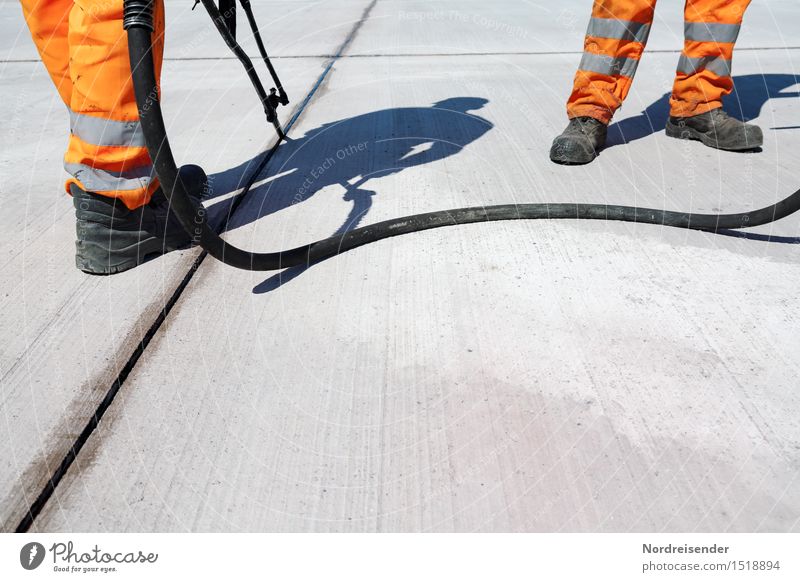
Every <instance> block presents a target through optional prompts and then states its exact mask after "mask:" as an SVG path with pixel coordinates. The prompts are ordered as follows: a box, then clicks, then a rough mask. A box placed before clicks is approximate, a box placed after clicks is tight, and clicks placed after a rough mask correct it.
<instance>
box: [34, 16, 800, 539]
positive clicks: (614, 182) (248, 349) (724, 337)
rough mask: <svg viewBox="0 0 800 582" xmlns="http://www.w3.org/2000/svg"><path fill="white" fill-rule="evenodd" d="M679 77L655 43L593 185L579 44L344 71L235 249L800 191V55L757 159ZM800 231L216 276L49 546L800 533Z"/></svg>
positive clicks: (503, 249) (378, 62)
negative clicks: (133, 538) (389, 225)
mask: <svg viewBox="0 0 800 582" xmlns="http://www.w3.org/2000/svg"><path fill="white" fill-rule="evenodd" d="M387 4H388V3H387ZM486 5H487V6H494V7H495V10H496V12H495V14H497V15H498V18H500V16H499V15H504V17H505V16H506V15H507V14H508V13H509V12H507V11H505V9H503V10H501V9H500V8H498V4H497V3H490V4H486ZM379 6H380V5H379ZM507 6H508V5H504V8H505V7H507ZM384 8H385V6H384ZM509 10H510V11H512V12H513V10H515V9H514V7H513V6H511V7H509ZM381 22H382V21H381V20H380V19H378V20H376V21H375V22H369V23H367V25H366V26H365V27H364V28H363V29H362V33H363V34H364V36H363V37H361V38H362V39H363V38H370V37H371V36H372V37H373V38H374V37H375V36H378V34H377V31H380V30H381V29H380V26H382V24H381ZM406 30H408V29H406ZM409 34H413V33H409ZM359 42H360V41H359V39H356V43H357V45H358V43H359ZM404 42H405V41H404ZM443 44H446V43H443ZM387 45H391V43H387ZM413 45H414V42H408V43H407V44H403V45H402V46H403V47H405V48H408V47H411V46H413ZM360 46H362V49H363V47H364V46H367V45H365V44H363V43H362V44H361V45H360ZM373 48H374V47H372V48H370V49H369V50H373ZM462 48H464V45H462ZM392 50H395V49H392ZM426 50H429V49H426ZM483 50H485V49H483ZM673 61H674V55H670V54H654V55H651V56H650V57H649V59H648V66H646V67H644V66H643V67H641V68H640V75H639V77H638V78H637V83H636V89H635V92H634V94H633V95H632V96H631V100H630V101H629V102H628V103H627V104H626V108H625V111H624V112H623V115H621V116H620V118H619V125H618V126H617V127H616V128H615V129H614V131H613V132H612V143H614V144H615V145H613V147H610V148H609V149H607V150H606V151H605V152H604V153H603V154H602V156H601V157H600V159H599V160H598V161H597V162H595V163H594V164H592V165H590V166H588V167H584V168H564V167H559V166H554V165H552V164H550V163H549V162H548V161H547V151H548V148H549V144H550V140H551V139H552V136H553V135H554V134H555V133H557V131H560V129H561V126H562V124H563V123H564V113H563V101H564V98H565V97H566V91H567V90H568V87H569V83H570V80H571V77H572V71H573V68H574V65H575V55H571V56H569V55H567V56H564V55H550V56H546V55H539V56H536V55H529V56H503V57H499V56H484V57H480V58H465V57H461V56H452V57H427V58H424V59H421V58H419V57H398V58H374V59H343V60H342V61H340V62H339V63H338V64H337V65H336V68H335V72H334V74H333V76H332V77H331V78H330V81H329V82H328V84H327V85H326V87H325V88H324V90H323V91H322V92H321V93H320V94H319V96H318V97H317V99H316V100H315V101H314V102H313V103H312V104H311V106H310V107H309V108H308V109H307V111H306V113H305V114H304V116H303V118H302V119H301V123H300V125H299V126H298V127H297V128H296V131H295V132H294V134H293V137H294V141H293V142H292V143H290V144H287V145H285V146H283V147H282V150H281V153H279V155H278V157H277V158H276V159H275V160H274V162H275V163H274V164H272V166H271V170H270V172H271V175H272V176H277V177H275V178H273V179H270V180H266V181H265V182H264V183H263V184H262V185H261V187H260V188H259V189H258V190H257V191H254V192H253V193H252V195H251V196H250V197H249V198H248V201H247V203H246V204H245V205H243V206H242V208H240V211H239V213H237V215H236V219H237V224H236V225H237V228H236V229H235V230H234V231H233V232H231V233H230V234H229V237H230V239H231V240H233V241H234V242H235V243H237V244H240V245H241V246H244V247H247V248H250V249H258V250H276V249H280V248H288V247H291V246H294V245H296V244H300V243H302V242H308V241H309V240H314V239H317V238H321V237H325V236H328V235H330V234H331V233H333V232H336V231H337V230H339V229H341V228H346V227H348V226H352V225H353V224H355V223H360V224H368V223H372V222H377V221H379V220H382V219H385V218H389V217H393V216H400V215H404V214H409V213H415V212H424V211H429V210H438V209H446V208H450V207H457V206H467V205H476V204H494V203H502V202H512V201H519V202H534V201H553V202H560V201H575V200H581V201H588V202H615V203H628V204H639V205H651V206H656V207H660V208H663V207H667V208H674V209H686V210H696V211H707V212H716V211H721V212H729V211H736V210H742V209H746V208H752V207H754V206H763V205H766V204H770V203H772V202H774V201H776V200H778V199H780V198H783V197H784V196H786V195H788V194H789V193H791V192H793V191H794V190H796V188H797V185H798V184H800V172H799V171H798V168H800V164H799V163H798V162H800V160H798V155H800V154H798V145H800V131H798V130H797V129H796V128H794V129H793V127H794V126H796V123H795V122H794V119H795V117H794V115H793V111H794V109H795V108H796V106H797V101H798V100H797V83H796V79H795V78H793V77H790V75H791V74H792V72H793V71H794V70H796V69H797V67H798V65H799V64H800V51H797V50H795V51H787V52H784V53H781V54H778V53H777V52H774V53H773V52H763V53H762V52H755V51H754V52H751V53H743V54H742V55H740V57H739V58H738V60H737V74H738V75H741V76H742V78H741V79H740V82H739V90H740V92H742V93H743V94H746V95H747V100H746V106H743V108H742V110H741V111H740V113H742V114H745V115H746V116H747V117H752V118H754V119H756V120H757V121H758V122H759V123H761V124H762V125H763V126H764V127H765V129H766V133H767V142H766V144H765V148H764V151H763V152H761V153H759V154H753V155H736V154H729V153H724V152H717V151H713V150H709V149H706V148H704V147H702V146H700V145H698V144H687V143H683V142H678V141H674V140H670V139H669V138H666V137H665V136H664V135H663V132H661V131H657V129H658V128H660V127H661V125H659V124H662V123H663V116H664V115H665V113H664V109H663V94H664V92H666V91H668V90H669V80H670V74H669V71H670V70H671V69H672V68H673V66H674V65H673ZM760 74H765V75H769V76H767V77H758V79H760V81H757V80H756V77H747V75H760ZM482 100H485V101H482ZM434 104H438V105H434ZM640 111H646V112H647V113H648V116H647V117H646V118H645V117H643V116H642V115H641V114H640V113H639V112H640ZM651 125H652V126H653V127H655V128H656V131H652V130H649V131H648V128H650V127H651ZM623 135H624V136H627V140H628V143H624V141H625V140H624V139H623ZM360 144H362V145H363V147H359V145H360ZM353 148H355V149H353ZM340 152H343V153H340ZM798 232H800V218H798V217H797V216H793V217H790V218H787V219H785V220H783V221H780V222H778V223H776V224H774V225H769V226H766V227H762V228H760V229H758V230H757V233H761V234H764V233H769V234H773V235H779V236H782V237H786V238H785V239H783V240H778V241H776V242H772V243H766V242H764V241H762V240H759V237H758V236H755V235H754V236H753V237H752V238H751V239H741V238H736V237H728V236H721V235H716V236H714V235H708V234H704V233H698V232H683V231H677V230H670V229H666V228H658V227H649V226H636V225H628V224H613V223H602V222H596V223H583V222H582V223H569V222H536V223H534V222H518V223H498V224H487V225H473V226H465V227H458V228H449V229H440V230H437V231H429V232H426V233H421V234H415V235H411V236H406V237H399V238H394V239H389V240H386V241H382V242H380V243H376V244H373V245H369V246H366V247H363V248H360V249H357V250H355V251H352V252H350V253H347V254H345V255H342V256H340V257H337V258H335V259H332V260H328V261H325V262H323V263H321V264H318V265H316V266H314V267H313V268H311V269H308V270H306V271H301V270H289V271H284V272H283V273H282V274H281V275H279V276H274V275H269V274H266V275H265V274H258V273H245V272H241V271H235V270H233V269H230V268H227V267H225V266H223V265H221V264H219V263H216V262H213V261H207V262H205V263H204V264H203V265H202V266H201V268H200V270H199V271H198V273H197V275H196V276H195V277H194V279H193V280H192V282H191V283H190V285H189V287H188V288H187V290H186V292H185V293H184V294H183V296H182V298H181V300H180V302H179V304H178V305H177V307H176V309H175V310H174V311H173V313H172V314H171V316H170V317H169V319H168V321H167V322H166V324H165V325H164V326H163V327H162V328H161V329H160V330H159V332H158V334H157V336H156V338H155V339H154V341H153V343H152V344H151V346H150V348H149V349H148V350H147V352H146V353H145V354H144V356H143V358H142V360H141V362H140V363H139V365H138V366H137V367H136V369H135V370H134V371H133V373H132V375H131V376H130V377H129V379H128V380H127V382H126V384H125V386H124V389H123V390H122V391H121V393H120V395H119V396H118V398H117V400H116V401H115V402H114V404H113V406H112V407H111V409H110V410H109V413H108V416H107V419H106V421H104V423H103V424H102V425H101V427H100V429H99V430H98V431H97V432H96V433H95V434H94V436H93V437H92V438H91V439H90V442H89V443H88V445H87V448H86V449H85V451H84V454H82V455H81V457H79V459H78V460H77V462H76V466H75V470H74V471H71V472H70V473H69V474H68V476H67V478H66V479H65V481H64V482H63V483H62V486H61V487H59V488H58V490H57V491H56V494H55V496H54V498H53V500H52V502H51V503H50V504H49V505H48V506H47V507H46V509H45V511H44V513H43V514H42V515H41V517H40V519H39V520H38V521H37V523H36V524H35V528H36V529H38V530H40V531H265V530H266V531H798V528H800V521H799V520H798V517H800V495H798V491H800V489H798V488H797V486H796V485H797V477H798V471H799V470H800V441H798V434H800V432H798V428H799V427H798V418H800V414H799V413H800V399H798V394H797V390H796V387H797V380H796V379H797V375H798V370H800V350H798V347H800V344H798V339H797V338H798V337H799V336H798V332H799V331H800V320H798V318H797V315H796V309H795V305H796V301H797V286H798V283H799V282H800V265H798V262H797V247H796V245H794V244H791V243H793V242H796V238H794V237H796V236H797V235H798Z"/></svg>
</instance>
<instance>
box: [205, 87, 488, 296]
mask: <svg viewBox="0 0 800 582" xmlns="http://www.w3.org/2000/svg"><path fill="white" fill-rule="evenodd" d="M486 103H488V100H487V99H483V98H480V97H455V98H451V99H446V100H444V101H440V102H438V103H435V104H433V105H432V106H430V107H398V108H394V109H383V110H379V111H373V112H370V113H366V114H364V115H358V116H356V117H351V118H348V119H343V120H340V121H335V122H332V123H326V124H324V125H321V126H320V127H317V128H315V129H312V130H311V131H309V132H307V133H306V134H305V135H304V136H302V137H299V138H297V139H291V140H289V141H287V142H286V143H284V144H282V145H281V146H280V148H279V149H278V151H277V153H276V155H275V157H274V158H273V159H272V160H271V161H270V163H269V165H268V170H267V171H268V172H269V175H270V176H272V178H269V179H268V181H266V182H265V183H263V184H261V185H259V186H257V187H254V188H252V189H251V190H250V193H249V194H248V195H247V199H246V201H245V202H244V203H243V204H241V206H239V207H238V208H237V209H236V212H235V213H233V215H232V216H230V219H229V221H228V225H227V230H231V229H235V228H239V227H241V226H243V225H246V224H249V223H251V222H253V221H256V220H259V219H260V218H263V217H265V216H268V215H270V214H273V213H275V212H279V211H281V210H283V209H285V208H287V207H289V206H292V205H295V204H299V203H302V202H304V201H305V200H308V199H309V198H310V197H311V196H313V195H314V194H316V193H317V192H319V191H321V190H323V189H324V188H327V187H329V186H338V187H340V188H341V191H342V193H343V198H344V200H346V201H348V202H351V203H352V206H351V207H350V209H349V212H348V214H347V216H346V217H345V218H344V220H343V221H342V223H341V225H340V226H339V227H338V228H337V229H336V230H335V231H334V232H333V233H331V234H330V235H329V236H336V235H341V234H344V233H345V232H347V231H350V230H352V229H354V228H357V227H358V226H359V225H360V224H361V223H362V221H363V219H364V217H365V216H366V215H367V214H368V213H369V211H370V208H371V207H372V199H373V196H375V195H376V192H375V191H373V190H371V189H368V188H367V187H366V186H367V183H368V182H369V181H370V180H374V179H375V178H382V177H385V176H389V175H392V174H396V173H398V172H401V171H403V170H404V169H406V168H411V167H415V166H420V165H423V164H428V163H431V162H435V161H438V160H441V159H443V158H447V157H450V156H453V155H456V154H458V153H459V152H460V151H461V150H463V149H464V147H466V146H467V145H469V144H470V143H472V142H473V141H475V140H476V139H478V138H480V137H481V136H482V135H484V134H485V133H486V132H487V131H489V130H490V129H492V127H493V124H492V123H491V122H489V121H487V120H486V119H484V118H482V117H479V116H478V115H475V114H474V113H473V112H474V111H477V110H480V109H481V108H482V107H483V106H484V105H485V104H486ZM259 159H260V156H259V157H257V158H253V159H252V160H249V161H247V162H245V163H244V164H242V165H240V166H238V167H236V168H232V169H230V170H227V171H225V172H221V173H219V174H214V175H211V176H210V177H209V182H210V184H211V187H212V193H211V194H210V196H209V199H211V200H212V202H213V198H214V197H217V196H221V195H224V194H226V193H228V192H231V191H234V190H236V189H237V188H241V186H242V184H243V182H244V180H246V179H247V178H246V177H247V176H248V175H249V174H250V173H251V172H252V171H253V169H254V168H255V167H256V166H257V163H258V160H259ZM266 179H267V175H266V172H264V175H262V176H260V177H259V180H266ZM256 183H258V181H256ZM231 204H232V200H231V199H227V200H224V201H222V202H217V203H215V204H212V205H211V206H209V219H210V220H211V222H212V223H213V224H224V223H225V221H226V219H227V218H228V215H229V214H230V208H231ZM309 242H310V241H309ZM307 268H308V266H305V265H304V266H299V267H293V268H289V269H286V270H284V271H281V272H280V273H277V274H275V275H273V276H271V277H269V278H268V279H267V280H265V281H264V282H262V283H260V284H259V285H257V286H256V287H255V289H254V290H253V291H254V293H266V292H268V291H272V290H274V289H277V288H278V287H280V286H281V285H283V284H285V283H287V282H289V281H291V280H292V279H294V278H295V277H297V276H298V275H299V274H301V273H302V272H303V271H305V270H306V269H307Z"/></svg>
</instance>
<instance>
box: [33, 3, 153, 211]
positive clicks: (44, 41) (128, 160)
mask: <svg viewBox="0 0 800 582" xmlns="http://www.w3.org/2000/svg"><path fill="white" fill-rule="evenodd" d="M21 3H22V11H23V14H24V15H25V20H26V21H27V23H28V27H29V28H30V31H31V35H32V36H33V41H34V42H35V43H36V48H37V49H38V50H39V55H40V56H41V58H42V61H43V62H44V65H45V67H46V68H47V71H48V73H50V77H51V78H52V80H53V83H55V85H56V88H57V89H58V92H59V95H60V96H61V99H62V100H63V101H64V103H65V104H66V106H67V108H68V110H69V118H70V133H71V135H70V137H69V145H68V147H67V151H66V153H65V154H64V168H65V169H66V170H67V172H68V173H69V174H70V175H71V178H70V179H69V180H67V183H66V188H67V192H69V185H70V184H71V183H77V184H78V185H79V186H80V187H81V188H83V189H84V190H86V191H89V192H95V193H97V194H102V195H105V196H111V197H115V198H120V199H121V200H122V201H123V202H124V203H125V206H127V207H128V208H130V209H134V208H137V207H139V206H142V205H144V204H147V203H148V202H149V201H150V197H151V196H152V193H153V190H155V189H156V187H157V183H156V180H155V179H154V176H153V166H152V163H151V161H150V156H149V155H148V153H147V149H146V148H145V143H144V136H143V134H142V130H141V127H140V125H139V112H138V110H137V108H136V99H135V97H134V93H133V83H132V81H131V69H130V62H129V59H128V39H127V36H126V34H125V31H124V30H123V29H122V0H21ZM154 20H155V28H156V32H155V34H154V36H153V38H154V41H155V42H154V45H155V46H154V57H155V61H156V73H157V74H159V73H160V69H161V60H162V54H163V38H164V9H163V4H162V1H161V0H159V1H157V2H156V9H155V12H154Z"/></svg>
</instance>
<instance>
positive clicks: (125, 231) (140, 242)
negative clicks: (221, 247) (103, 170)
mask: <svg viewBox="0 0 800 582" xmlns="http://www.w3.org/2000/svg"><path fill="white" fill-rule="evenodd" d="M70 192H71V193H72V203H73V205H74V206H75V217H76V219H77V222H76V231H77V235H78V238H77V241H76V242H75V248H76V253H75V265H76V266H77V267H78V268H79V269H80V270H81V271H83V272H85V273H90V274H92V275H112V274H114V273H121V272H122V271H127V270H128V269H131V268H133V267H135V266H137V265H140V264H141V263H143V262H145V261H146V260H148V259H150V258H152V257H155V256H158V255H161V254H164V253H166V252H169V251H174V250H176V249H179V248H183V247H186V246H188V245H189V243H190V242H191V239H190V237H189V235H188V234H186V231H185V230H184V229H183V228H182V227H181V225H180V223H179V222H178V219H177V217H175V215H174V214H173V213H172V212H171V211H170V209H169V202H168V200H167V197H166V196H165V195H164V193H163V192H162V191H161V189H160V188H159V189H158V190H156V191H155V192H154V193H153V197H152V199H151V200H150V202H149V203H148V204H145V205H144V206H140V207H139V208H137V209H135V210H130V209H129V208H128V207H127V206H125V204H124V203H123V202H122V201H121V200H119V199H118V198H111V197H108V196H101V195H99V194H94V193H92V192H85V191H84V190H83V189H82V188H81V187H80V186H78V185H77V184H70ZM197 203H198V204H199V201H198V202H197Z"/></svg>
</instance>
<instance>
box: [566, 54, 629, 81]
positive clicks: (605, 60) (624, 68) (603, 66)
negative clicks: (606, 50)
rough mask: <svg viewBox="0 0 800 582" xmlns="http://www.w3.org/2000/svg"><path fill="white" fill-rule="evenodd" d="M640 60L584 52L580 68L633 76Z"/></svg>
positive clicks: (602, 73)
mask: <svg viewBox="0 0 800 582" xmlns="http://www.w3.org/2000/svg"><path fill="white" fill-rule="evenodd" d="M638 65H639V61H637V60H636V59H627V58H625V57H616V58H615V57H611V56H608V55H598V54H595V53H583V58H582V59H581V64H580V65H579V66H578V68H579V69H580V70H582V71H592V72H593V73H599V74H601V75H622V76H623V77H630V78H633V75H634V73H636V67H637V66H638Z"/></svg>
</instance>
